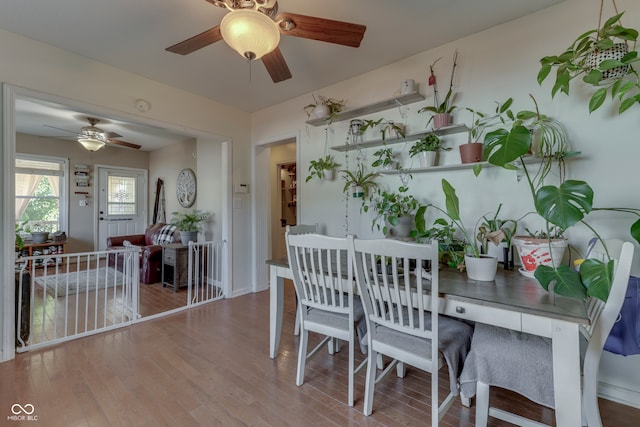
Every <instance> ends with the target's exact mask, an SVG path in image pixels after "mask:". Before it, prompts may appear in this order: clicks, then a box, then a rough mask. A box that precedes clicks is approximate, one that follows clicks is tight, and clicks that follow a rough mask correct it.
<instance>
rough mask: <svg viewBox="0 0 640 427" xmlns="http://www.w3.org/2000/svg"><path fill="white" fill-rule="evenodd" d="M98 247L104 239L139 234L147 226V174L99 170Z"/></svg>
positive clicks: (103, 242) (105, 242)
mask: <svg viewBox="0 0 640 427" xmlns="http://www.w3.org/2000/svg"><path fill="white" fill-rule="evenodd" d="M96 176H97V177H98V191H99V194H98V221H97V224H98V231H97V233H96V234H97V236H98V245H97V249H98V250H100V251H103V250H105V249H106V247H107V237H111V236H126V235H130V234H142V233H144V230H145V228H146V226H147V183H146V171H144V170H139V169H114V168H106V167H98V171H97V173H96Z"/></svg>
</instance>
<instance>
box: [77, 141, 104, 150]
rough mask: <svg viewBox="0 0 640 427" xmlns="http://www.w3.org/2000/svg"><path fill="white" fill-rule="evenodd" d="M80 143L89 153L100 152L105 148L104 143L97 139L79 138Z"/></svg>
mask: <svg viewBox="0 0 640 427" xmlns="http://www.w3.org/2000/svg"><path fill="white" fill-rule="evenodd" d="M78 142H79V143H80V144H82V146H83V147H84V148H85V149H87V150H88V151H98V150H99V149H101V148H102V147H104V141H100V140H99V139H96V138H78Z"/></svg>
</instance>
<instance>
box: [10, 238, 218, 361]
mask: <svg viewBox="0 0 640 427" xmlns="http://www.w3.org/2000/svg"><path fill="white" fill-rule="evenodd" d="M139 257H140V248H139V247H137V246H128V247H126V248H123V249H120V250H108V251H98V252H84V253H76V254H73V253H70V254H44V253H38V254H34V255H33V256H30V257H22V258H19V259H18V263H19V264H20V268H19V273H17V276H16V278H17V279H19V280H18V281H17V286H16V300H17V301H16V307H17V310H16V351H18V352H23V351H28V350H35V349H38V348H42V347H45V346H49V345H53V344H57V343H60V342H64V341H69V340H71V339H75V338H80V337H84V336H87V335H92V334H96V333H100V332H104V331H107V330H111V329H115V328H120V327H123V326H127V325H130V324H133V323H135V322H137V321H140V320H141V319H140V314H139V302H140V301H139V298H140V263H139ZM226 257H227V255H226V244H225V242H224V241H211V242H203V243H193V242H190V243H189V260H188V282H189V288H188V292H187V303H186V305H185V307H184V308H190V307H193V306H196V305H200V304H204V303H207V302H211V301H216V300H219V299H222V298H224V296H225V286H224V278H226V277H228V276H227V275H225V274H224V268H225V266H226ZM17 271H18V270H17ZM172 312H175V310H173V311H172Z"/></svg>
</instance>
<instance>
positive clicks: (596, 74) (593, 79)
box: [582, 70, 602, 86]
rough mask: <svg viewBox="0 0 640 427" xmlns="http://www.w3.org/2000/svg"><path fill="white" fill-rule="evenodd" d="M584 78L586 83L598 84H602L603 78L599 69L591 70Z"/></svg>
mask: <svg viewBox="0 0 640 427" xmlns="http://www.w3.org/2000/svg"><path fill="white" fill-rule="evenodd" d="M582 80H584V82H585V83H589V84H590V85H593V86H597V85H598V84H600V80H602V73H601V72H600V71H598V70H591V71H589V73H588V74H586V75H585V76H584V77H583V78H582Z"/></svg>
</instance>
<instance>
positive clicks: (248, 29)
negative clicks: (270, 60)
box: [220, 9, 280, 60]
mask: <svg viewBox="0 0 640 427" xmlns="http://www.w3.org/2000/svg"><path fill="white" fill-rule="evenodd" d="M220 33H221V34H222V38H223V39H224V41H225V42H227V44H228V45H229V46H231V48H232V49H234V50H235V51H236V52H238V53H239V54H240V55H242V56H244V57H245V58H247V59H248V60H256V59H260V58H262V57H263V56H264V55H266V54H267V53H269V52H271V51H273V50H274V49H275V48H276V47H278V43H279V42H280V30H279V29H278V26H277V25H276V23H275V22H274V21H273V20H272V19H271V18H269V17H268V16H267V15H265V14H263V13H261V12H258V11H257V10H254V9H236V10H232V11H231V12H229V13H228V14H227V15H225V16H224V18H222V22H221V23H220Z"/></svg>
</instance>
